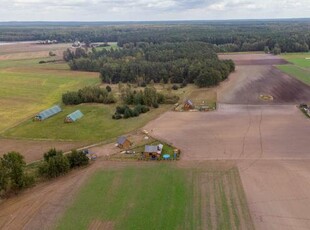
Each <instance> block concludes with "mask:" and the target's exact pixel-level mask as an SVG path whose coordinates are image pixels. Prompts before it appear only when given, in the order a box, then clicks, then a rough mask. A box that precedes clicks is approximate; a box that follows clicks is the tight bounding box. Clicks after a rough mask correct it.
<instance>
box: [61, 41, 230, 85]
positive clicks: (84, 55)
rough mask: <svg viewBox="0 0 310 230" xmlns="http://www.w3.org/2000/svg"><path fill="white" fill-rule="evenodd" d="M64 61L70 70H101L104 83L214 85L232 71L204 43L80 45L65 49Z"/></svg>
mask: <svg viewBox="0 0 310 230" xmlns="http://www.w3.org/2000/svg"><path fill="white" fill-rule="evenodd" d="M64 60H66V61H67V62H68V63H69V66H70V67H71V69H72V70H83V71H94V72H100V77H101V79H102V81H103V82H105V83H109V84H115V83H119V82H123V83H125V82H126V83H136V84H138V85H140V86H143V85H144V86H145V85H146V84H149V83H152V82H153V83H162V84H165V83H168V82H171V83H180V84H182V85H183V86H185V85H186V84H187V83H195V84H196V85H197V86H199V87H206V86H214V85H217V84H219V83H220V82H221V81H223V80H225V79H226V78H227V77H228V75H229V74H230V73H231V72H233V71H234V70H235V64H234V63H233V61H231V60H219V59H218V57H217V54H216V52H215V51H214V49H213V46H212V45H210V44H208V43H205V42H175V43H161V44H152V43H147V42H136V43H128V44H124V47H123V48H122V49H110V50H106V49H102V50H100V51H98V50H96V48H93V49H92V52H86V51H85V49H83V48H77V49H76V50H75V51H73V50H70V49H68V50H67V51H65V52H64Z"/></svg>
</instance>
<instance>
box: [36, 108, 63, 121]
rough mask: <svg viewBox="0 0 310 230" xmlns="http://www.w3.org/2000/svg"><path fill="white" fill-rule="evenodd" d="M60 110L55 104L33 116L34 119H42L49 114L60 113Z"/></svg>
mask: <svg viewBox="0 0 310 230" xmlns="http://www.w3.org/2000/svg"><path fill="white" fill-rule="evenodd" d="M61 111H62V110H61V108H60V107H59V106H58V105H55V106H53V107H51V108H49V109H46V110H44V111H42V112H40V113H39V114H38V115H36V116H35V120H39V121H43V120H45V119H47V118H49V117H51V116H54V115H56V114H57V113H60V112H61Z"/></svg>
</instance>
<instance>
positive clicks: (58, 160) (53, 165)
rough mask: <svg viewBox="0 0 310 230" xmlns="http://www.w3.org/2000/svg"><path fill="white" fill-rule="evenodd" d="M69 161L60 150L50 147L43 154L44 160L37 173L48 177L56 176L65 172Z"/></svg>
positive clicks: (68, 166) (68, 167)
mask: <svg viewBox="0 0 310 230" xmlns="http://www.w3.org/2000/svg"><path fill="white" fill-rule="evenodd" d="M69 169H70V163H69V160H68V158H67V157H66V156H64V155H63V152H62V151H56V150H55V149H51V150H50V151H49V152H47V153H46V154H44V162H43V163H42V164H41V165H40V167H39V174H40V175H42V176H45V177H48V178H54V177H58V176H60V175H63V174H65V173H67V172H68V171H69Z"/></svg>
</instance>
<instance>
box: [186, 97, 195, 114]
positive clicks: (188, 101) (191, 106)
mask: <svg viewBox="0 0 310 230" xmlns="http://www.w3.org/2000/svg"><path fill="white" fill-rule="evenodd" d="M191 109H195V105H194V103H193V102H192V101H191V100H186V101H185V103H184V110H186V111H187V110H191Z"/></svg>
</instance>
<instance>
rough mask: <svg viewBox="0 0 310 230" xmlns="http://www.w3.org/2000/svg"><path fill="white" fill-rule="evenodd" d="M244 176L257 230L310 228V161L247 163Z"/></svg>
mask: <svg viewBox="0 0 310 230" xmlns="http://www.w3.org/2000/svg"><path fill="white" fill-rule="evenodd" d="M249 164H251V167H248V165H249ZM240 173H241V178H242V182H243V186H244V189H245V192H246V195H247V200H248V205H249V208H250V211H251V214H252V218H253V220H254V223H255V226H256V229H262V230H263V229H268V230H278V229H281V230H300V229H309V226H310V198H309V191H310V183H309V181H310V161H309V160H297V161H294V160H290V161H287V160H284V161H275V160H260V161H257V162H255V164H253V163H252V162H243V163H240Z"/></svg>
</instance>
